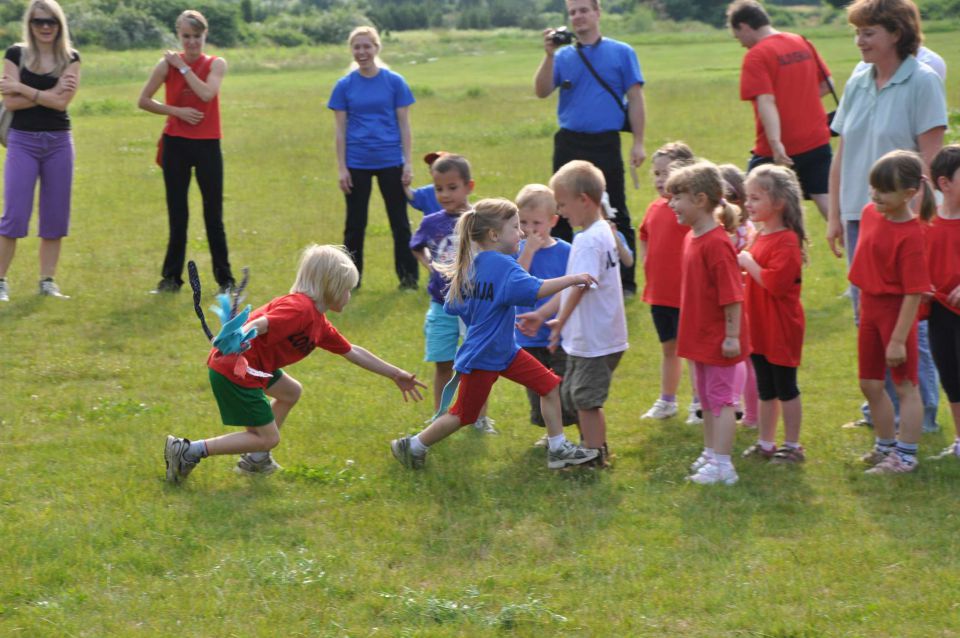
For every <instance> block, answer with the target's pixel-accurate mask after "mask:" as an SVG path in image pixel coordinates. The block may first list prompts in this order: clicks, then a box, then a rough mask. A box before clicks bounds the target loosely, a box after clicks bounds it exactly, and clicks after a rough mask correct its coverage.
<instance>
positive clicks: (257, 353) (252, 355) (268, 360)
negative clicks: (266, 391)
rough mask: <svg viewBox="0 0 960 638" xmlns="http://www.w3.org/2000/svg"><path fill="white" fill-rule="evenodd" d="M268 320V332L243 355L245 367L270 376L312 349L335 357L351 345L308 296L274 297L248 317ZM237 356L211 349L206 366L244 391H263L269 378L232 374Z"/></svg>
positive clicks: (348, 350) (347, 350)
mask: <svg viewBox="0 0 960 638" xmlns="http://www.w3.org/2000/svg"><path fill="white" fill-rule="evenodd" d="M263 316H266V317H267V321H268V324H267V333H266V334H264V335H261V336H259V337H257V338H256V339H254V340H253V341H251V342H250V349H249V350H247V351H246V352H244V353H243V356H244V357H245V358H246V360H247V366H248V367H249V368H252V369H254V370H258V371H260V372H268V373H273V372H276V371H277V370H278V369H280V368H282V367H284V366H288V365H290V364H293V363H296V362H297V361H300V360H301V359H303V358H304V357H306V356H307V355H308V354H310V353H311V352H313V349H314V348H323V349H324V350H329V351H330V352H333V353H334V354H346V353H348V352H350V348H351V346H350V342H349V341H347V340H346V339H345V338H344V337H343V335H341V334H340V333H339V332H337V329H336V328H334V327H333V325H332V324H331V323H330V322H329V321H327V318H326V317H325V316H324V315H323V313H321V312H320V311H318V310H317V307H316V306H315V305H314V303H313V300H312V299H310V297H308V296H306V295H304V294H301V293H295V294H291V295H284V296H282V297H277V298H276V299H274V300H273V301H271V302H270V303H268V304H267V305H265V306H260V307H259V308H257V309H256V310H254V311H253V312H252V313H251V314H250V320H251V321H252V320H254V319H257V318H259V317H263ZM238 356H239V355H222V354H220V352H219V351H218V350H217V349H216V348H212V349H211V350H210V356H209V357H207V366H209V367H210V369H211V370H216V371H217V372H219V373H220V374H222V375H223V376H225V377H227V378H228V379H230V381H232V382H233V383H236V384H237V385H239V386H242V387H244V388H265V387H267V383H269V381H270V378H269V377H259V376H256V375H253V374H250V373H249V372H248V373H247V375H246V376H244V377H239V376H237V375H235V374H234V372H233V368H234V366H235V365H236V363H237V357H238Z"/></svg>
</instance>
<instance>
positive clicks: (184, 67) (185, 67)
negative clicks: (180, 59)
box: [177, 66, 190, 75]
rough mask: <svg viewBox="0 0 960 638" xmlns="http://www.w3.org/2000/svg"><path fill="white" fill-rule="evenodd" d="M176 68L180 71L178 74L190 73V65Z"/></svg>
mask: <svg viewBox="0 0 960 638" xmlns="http://www.w3.org/2000/svg"><path fill="white" fill-rule="evenodd" d="M177 70H178V71H180V75H186V74H187V73H190V67H188V66H182V67H180V68H179V69H177Z"/></svg>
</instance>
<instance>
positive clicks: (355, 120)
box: [327, 69, 415, 170]
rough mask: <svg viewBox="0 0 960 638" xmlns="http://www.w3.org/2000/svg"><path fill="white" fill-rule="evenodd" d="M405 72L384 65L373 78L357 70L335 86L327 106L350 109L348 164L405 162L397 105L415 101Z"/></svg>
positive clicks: (368, 166)
mask: <svg viewBox="0 0 960 638" xmlns="http://www.w3.org/2000/svg"><path fill="white" fill-rule="evenodd" d="M414 101H415V100H414V99H413V93H411V92H410V87H408V86H407V83H406V81H405V80H404V79H403V76H401V75H399V74H397V73H394V72H393V71H390V70H389V69H380V72H379V73H377V74H376V75H375V76H373V77H372V78H367V77H364V76H362V75H360V72H359V71H353V72H351V73H349V74H347V75H345V76H344V77H342V78H340V79H339V80H338V81H337V83H336V85H334V87H333V93H331V94H330V101H329V102H327V108H329V109H330V110H332V111H346V113H347V134H346V143H347V149H346V150H347V167H348V168H363V169H369V170H373V169H378V168H388V167H391V166H400V165H402V164H403V144H402V141H401V139H400V125H399V123H398V122H397V109H399V108H403V107H405V106H410V105H411V104H413V103H414Z"/></svg>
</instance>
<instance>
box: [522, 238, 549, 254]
mask: <svg viewBox="0 0 960 638" xmlns="http://www.w3.org/2000/svg"><path fill="white" fill-rule="evenodd" d="M546 243H547V240H546V239H545V238H544V237H541V236H540V235H538V234H536V233H530V234H529V235H527V241H526V243H525V244H524V245H523V252H524V253H525V254H528V255H534V254H536V252H537V251H538V250H540V249H541V248H543V247H544V246H545V245H546Z"/></svg>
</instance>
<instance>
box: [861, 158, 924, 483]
mask: <svg viewBox="0 0 960 638" xmlns="http://www.w3.org/2000/svg"><path fill="white" fill-rule="evenodd" d="M870 187H871V189H872V190H873V196H872V199H873V202H872V203H870V204H867V206H865V207H864V209H863V213H862V215H861V217H860V238H859V240H858V241H857V248H856V251H855V252H854V255H853V263H852V264H851V265H850V273H849V275H848V278H849V279H850V283H852V284H853V285H854V286H856V287H857V288H859V289H860V325H859V327H858V331H857V354H858V368H859V377H860V389H861V391H862V392H863V395H864V397H866V399H867V402H868V403H869V404H870V414H871V416H872V419H873V426H874V430H875V432H876V444H875V446H874V448H873V449H872V450H870V451H869V452H868V453H866V454H865V455H864V456H863V459H862V460H863V461H864V462H865V463H867V464H868V465H872V466H874V467H872V468H871V469H869V470H867V473H869V474H899V473H901V472H912V471H913V470H914V469H916V467H917V449H918V445H919V441H920V432H921V429H922V427H923V425H922V421H923V403H922V401H921V399H920V392H919V390H918V388H917V385H918V383H919V374H918V367H917V366H918V348H917V310H918V308H919V307H920V299H921V295H922V294H925V293H929V292H930V291H931V290H932V288H931V285H930V275H929V273H928V272H927V263H926V250H925V247H924V228H923V225H922V224H921V220H922V221H923V222H926V221H929V220H930V219H931V218H932V217H933V215H934V213H935V212H936V205H935V204H934V193H933V189H932V188H931V187H930V182H929V180H927V178H926V177H925V176H924V174H923V160H921V159H920V156H919V155H917V154H916V153H914V152H912V151H891V152H890V153H887V154H886V155H884V156H883V157H881V158H880V159H879V160H877V161H876V162H875V163H874V165H873V167H872V168H871V169H870ZM918 193H920V194H921V200H920V202H921V203H920V219H919V220H918V219H917V218H915V217H914V215H913V212H912V211H911V209H910V202H911V200H912V199H913V198H914V197H915V196H916V195H917V194H918ZM888 368H889V370H890V376H891V378H892V379H893V384H894V387H895V389H896V394H897V398H898V399H899V403H900V430H899V432H897V431H896V430H895V426H894V411H893V403H892V402H891V400H890V397H888V396H887V393H886V392H885V390H884V376H885V373H886V370H887V369H888Z"/></svg>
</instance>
